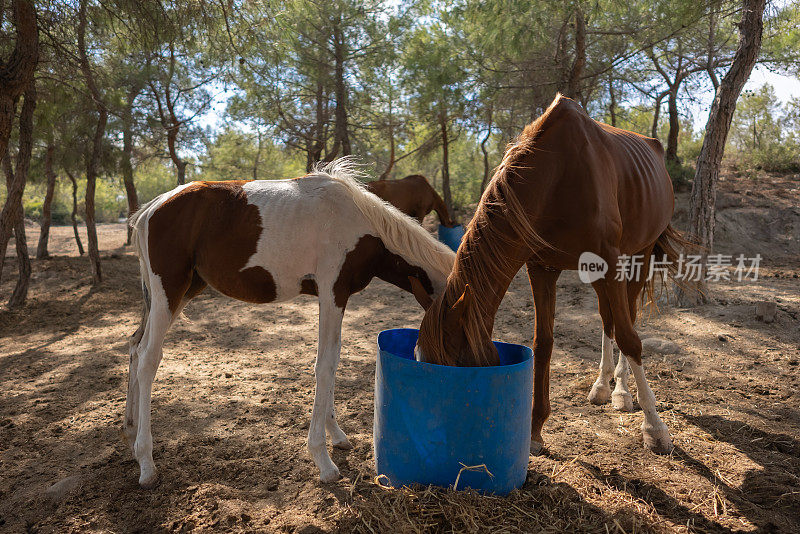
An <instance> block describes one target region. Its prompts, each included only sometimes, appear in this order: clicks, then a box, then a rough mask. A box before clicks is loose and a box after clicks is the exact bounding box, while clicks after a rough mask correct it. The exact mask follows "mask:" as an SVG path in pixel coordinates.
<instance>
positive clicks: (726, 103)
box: [679, 0, 765, 304]
mask: <svg viewBox="0 0 800 534" xmlns="http://www.w3.org/2000/svg"><path fill="white" fill-rule="evenodd" d="M764 6H765V0H744V1H743V2H742V21H741V23H740V24H739V44H738V46H737V49H736V54H735V55H734V58H733V63H732V64H731V67H730V70H728V73H727V74H726V75H725V77H724V78H723V79H722V81H721V82H720V85H719V88H718V90H717V94H716V96H715V97H714V102H713V103H712V104H711V111H710V112H709V116H708V122H707V123H706V134H705V137H704V138H703V147H702V148H701V150H700V155H699V156H698V157H697V170H696V171H695V176H694V183H693V184H692V194H691V197H690V200H689V228H688V235H689V236H690V238H692V239H693V240H694V241H695V242H696V243H697V244H699V245H700V246H702V247H703V248H704V250H705V252H706V253H711V252H712V251H713V249H714V223H715V217H716V210H715V208H716V198H717V179H718V178H719V168H720V163H721V162H722V156H723V153H724V150H725V141H726V140H727V138H728V131H729V130H730V126H731V120H732V119H733V112H734V111H735V110H736V101H737V100H738V98H739V94H740V93H741V91H742V88H743V87H744V84H745V83H746V82H747V79H748V78H749V77H750V73H751V72H752V70H753V66H754V65H755V63H756V60H757V59H758V53H759V50H760V49H761V38H762V34H763V31H764V22H763V16H764ZM703 275H705V273H703ZM698 286H699V287H698V288H697V289H698V291H697V292H696V293H694V295H693V296H692V297H693V298H694V299H695V301H700V302H705V301H706V300H707V299H708V291H707V290H706V287H705V282H704V281H701V282H700V284H698ZM686 297H689V296H688V295H684V294H683V293H682V292H679V298H680V300H682V301H683V303H684V304H686V303H689V302H690V300H689V298H686ZM690 298H691V297H690ZM687 301H689V302H687Z"/></svg>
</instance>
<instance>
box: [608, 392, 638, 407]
mask: <svg viewBox="0 0 800 534" xmlns="http://www.w3.org/2000/svg"><path fill="white" fill-rule="evenodd" d="M611 406H613V407H614V409H615V410H619V411H621V412H632V411H633V398H632V397H631V394H630V393H616V392H615V393H613V394H612V395H611Z"/></svg>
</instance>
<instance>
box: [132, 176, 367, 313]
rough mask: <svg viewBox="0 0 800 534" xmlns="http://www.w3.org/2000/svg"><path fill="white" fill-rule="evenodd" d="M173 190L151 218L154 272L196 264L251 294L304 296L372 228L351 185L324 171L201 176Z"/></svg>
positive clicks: (256, 297) (231, 288)
mask: <svg viewBox="0 0 800 534" xmlns="http://www.w3.org/2000/svg"><path fill="white" fill-rule="evenodd" d="M166 196H167V198H166V200H164V201H163V202H162V203H161V205H160V206H158V207H157V208H156V209H155V210H154V211H153V213H152V215H151V217H150V220H149V221H148V225H149V232H148V233H149V238H148V242H149V256H150V261H151V264H152V265H153V270H154V272H155V273H156V274H159V275H160V276H162V277H163V276H171V275H172V274H174V277H175V278H177V277H178V276H179V274H180V273H184V272H185V271H186V270H187V269H192V268H193V269H196V270H197V272H198V273H199V274H200V276H201V277H202V278H203V279H204V280H206V281H207V282H208V283H209V284H210V285H212V286H213V287H215V288H216V289H218V290H219V291H221V292H222V293H225V294H227V295H228V296H231V297H233V298H237V299H240V300H247V301H251V302H268V301H272V300H285V299H288V298H292V297H294V296H296V295H297V294H298V292H299V291H300V288H301V282H302V280H303V279H304V277H308V276H312V275H313V276H316V275H317V273H318V272H320V271H321V272H325V273H329V272H331V271H332V270H333V269H334V267H335V265H336V264H339V263H341V258H342V257H343V256H344V253H345V252H346V250H347V248H348V247H351V246H354V245H355V241H356V240H357V239H356V237H358V236H361V235H363V234H365V233H367V232H368V226H367V224H366V222H365V221H364V220H363V217H361V216H360V212H358V209H357V208H356V207H355V205H354V204H353V202H352V197H350V196H349V194H348V192H347V190H346V188H345V187H344V186H343V185H342V184H339V183H337V182H335V181H334V180H332V179H330V178H326V177H324V176H316V175H312V176H307V177H303V178H300V179H295V180H255V181H247V182H245V181H232V182H194V183H192V184H189V185H188V186H185V187H183V188H179V189H176V190H174V191H173V192H171V193H168V194H167V195H166ZM356 234H358V236H356ZM351 241H352V243H351ZM267 275H268V276H267Z"/></svg>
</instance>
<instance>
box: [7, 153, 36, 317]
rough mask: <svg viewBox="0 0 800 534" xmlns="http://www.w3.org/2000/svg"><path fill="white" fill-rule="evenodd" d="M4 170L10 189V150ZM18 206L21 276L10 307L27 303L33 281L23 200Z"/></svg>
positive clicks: (16, 227)
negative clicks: (29, 288)
mask: <svg viewBox="0 0 800 534" xmlns="http://www.w3.org/2000/svg"><path fill="white" fill-rule="evenodd" d="M3 171H4V172H5V175H6V188H7V189H9V190H10V189H11V188H12V187H13V184H14V182H15V181H16V180H15V179H14V170H13V169H12V168H11V156H10V155H9V154H8V152H6V157H5V159H4V160H3ZM18 207H19V211H18V212H17V218H16V220H15V221H14V243H15V245H16V250H17V268H18V269H19V277H18V278H17V283H16V285H15V286H14V291H13V292H12V293H11V298H10V299H9V300H8V307H9V308H15V307H17V306H21V305H22V304H24V303H25V299H26V297H27V296H28V286H29V285H30V281H31V258H30V256H28V241H27V239H26V238H25V217H24V212H23V209H22V201H21V200H20V202H19V206H18Z"/></svg>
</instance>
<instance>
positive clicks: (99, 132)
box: [78, 0, 180, 284]
mask: <svg viewBox="0 0 800 534" xmlns="http://www.w3.org/2000/svg"><path fill="white" fill-rule="evenodd" d="M78 49H79V50H78V51H79V53H80V64H81V70H82V71H83V76H84V78H85V79H86V85H87V86H88V87H89V92H90V93H91V95H92V100H94V105H95V108H96V109H97V126H96V127H95V131H94V139H93V141H92V148H91V150H90V151H89V154H88V156H87V158H86V197H85V204H86V205H85V209H86V239H87V242H88V249H89V263H90V266H91V270H92V283H93V284H99V283H100V282H101V281H102V280H103V273H102V271H101V269H100V249H99V247H98V245H97V227H96V226H95V222H94V195H95V187H96V184H97V167H98V164H99V163H100V155H101V152H102V150H103V136H104V135H105V130H106V122H107V121H108V111H107V110H106V106H105V102H103V99H102V97H101V95H100V91H99V90H98V88H97V85H95V81H94V75H93V74H92V69H91V67H90V65H89V58H88V56H87V54H86V0H82V1H81V4H80V10H79V20H78ZM178 179H179V180H180V174H179V175H178Z"/></svg>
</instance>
